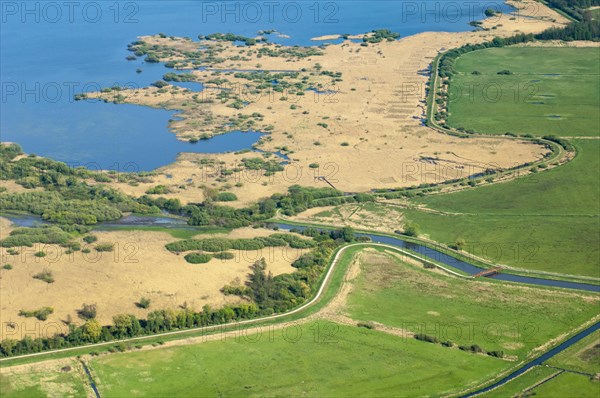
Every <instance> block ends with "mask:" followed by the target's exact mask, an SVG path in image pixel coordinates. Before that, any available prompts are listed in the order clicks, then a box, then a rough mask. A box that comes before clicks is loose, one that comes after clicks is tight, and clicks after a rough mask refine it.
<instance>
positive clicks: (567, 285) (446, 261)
mask: <svg viewBox="0 0 600 398" xmlns="http://www.w3.org/2000/svg"><path fill="white" fill-rule="evenodd" d="M275 225H276V226H277V227H279V228H280V229H283V230H289V229H292V228H296V229H299V230H304V229H306V228H309V227H310V228H319V227H318V226H311V225H300V224H285V223H276V224H275ZM356 235H357V236H361V237H368V238H370V239H371V241H372V242H375V243H382V244H387V245H391V246H394V247H398V248H401V249H406V250H410V251H411V252H414V253H417V254H419V255H420V257H421V258H419V259H420V260H423V259H426V260H430V261H434V262H437V263H442V264H443V265H445V266H448V267H450V268H454V269H458V270H460V271H462V272H464V273H466V274H469V275H475V274H478V273H480V272H481V271H484V270H485V268H483V267H478V266H476V265H473V264H471V263H468V262H466V261H463V260H460V259H458V258H456V257H452V256H450V255H449V254H446V253H443V252H442V251H440V250H436V249H433V248H431V247H428V246H425V245H422V244H419V243H413V242H409V241H407V240H404V239H402V238H400V237H398V238H395V237H391V236H387V235H378V234H375V233H356ZM405 253H406V252H405ZM417 258H418V257H417ZM438 266H439V265H438ZM444 269H445V270H446V271H447V270H448V269H446V268H444ZM489 277H490V278H492V279H496V280H502V281H507V282H516V283H526V284H530V285H537V286H546V287H559V288H564V289H576V290H585V291H589V292H596V293H600V285H595V284H591V283H583V282H571V281H564V280H558V279H545V278H540V277H532V276H523V275H516V274H506V273H500V274H495V275H492V276H489Z"/></svg>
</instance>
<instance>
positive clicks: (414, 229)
mask: <svg viewBox="0 0 600 398" xmlns="http://www.w3.org/2000/svg"><path fill="white" fill-rule="evenodd" d="M419 233H420V232H419V225H418V224H416V223H414V222H412V221H408V222H407V223H406V224H404V235H407V236H419Z"/></svg>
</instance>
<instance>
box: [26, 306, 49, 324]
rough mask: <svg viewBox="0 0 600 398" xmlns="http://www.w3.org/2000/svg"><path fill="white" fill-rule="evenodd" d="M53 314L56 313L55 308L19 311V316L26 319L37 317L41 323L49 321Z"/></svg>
mask: <svg viewBox="0 0 600 398" xmlns="http://www.w3.org/2000/svg"><path fill="white" fill-rule="evenodd" d="M53 312H54V308H52V307H43V308H40V309H38V310H33V311H25V310H21V311H19V315H20V316H24V317H26V318H31V317H35V318H37V319H38V320H40V321H45V320H46V319H48V315H50V314H52V313H53Z"/></svg>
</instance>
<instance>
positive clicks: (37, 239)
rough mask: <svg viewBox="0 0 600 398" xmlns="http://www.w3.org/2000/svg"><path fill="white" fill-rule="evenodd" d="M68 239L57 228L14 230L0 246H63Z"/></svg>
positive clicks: (0, 242)
mask: <svg viewBox="0 0 600 398" xmlns="http://www.w3.org/2000/svg"><path fill="white" fill-rule="evenodd" d="M0 207H2V206H0ZM70 239H71V235H69V234H68V233H67V232H65V231H63V230H62V229H60V228H58V227H49V226H44V227H36V228H16V229H14V230H13V231H11V232H10V235H9V236H8V237H6V238H5V239H3V240H2V241H0V246H2V247H19V246H27V247H32V246H33V244H34V243H45V244H57V245H65V244H67V242H69V240H70Z"/></svg>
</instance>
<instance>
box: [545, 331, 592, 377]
mask: <svg viewBox="0 0 600 398" xmlns="http://www.w3.org/2000/svg"><path fill="white" fill-rule="evenodd" d="M547 364H548V365H552V366H556V367H560V368H562V369H568V370H573V371H576V372H582V373H588V374H596V373H600V331H596V332H594V333H592V334H591V335H589V336H587V337H586V338H584V339H582V340H581V341H579V342H577V344H574V345H573V346H571V347H569V349H568V350H565V351H563V352H561V353H560V354H558V355H557V356H555V357H553V358H551V359H550V360H549V361H548V362H547Z"/></svg>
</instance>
